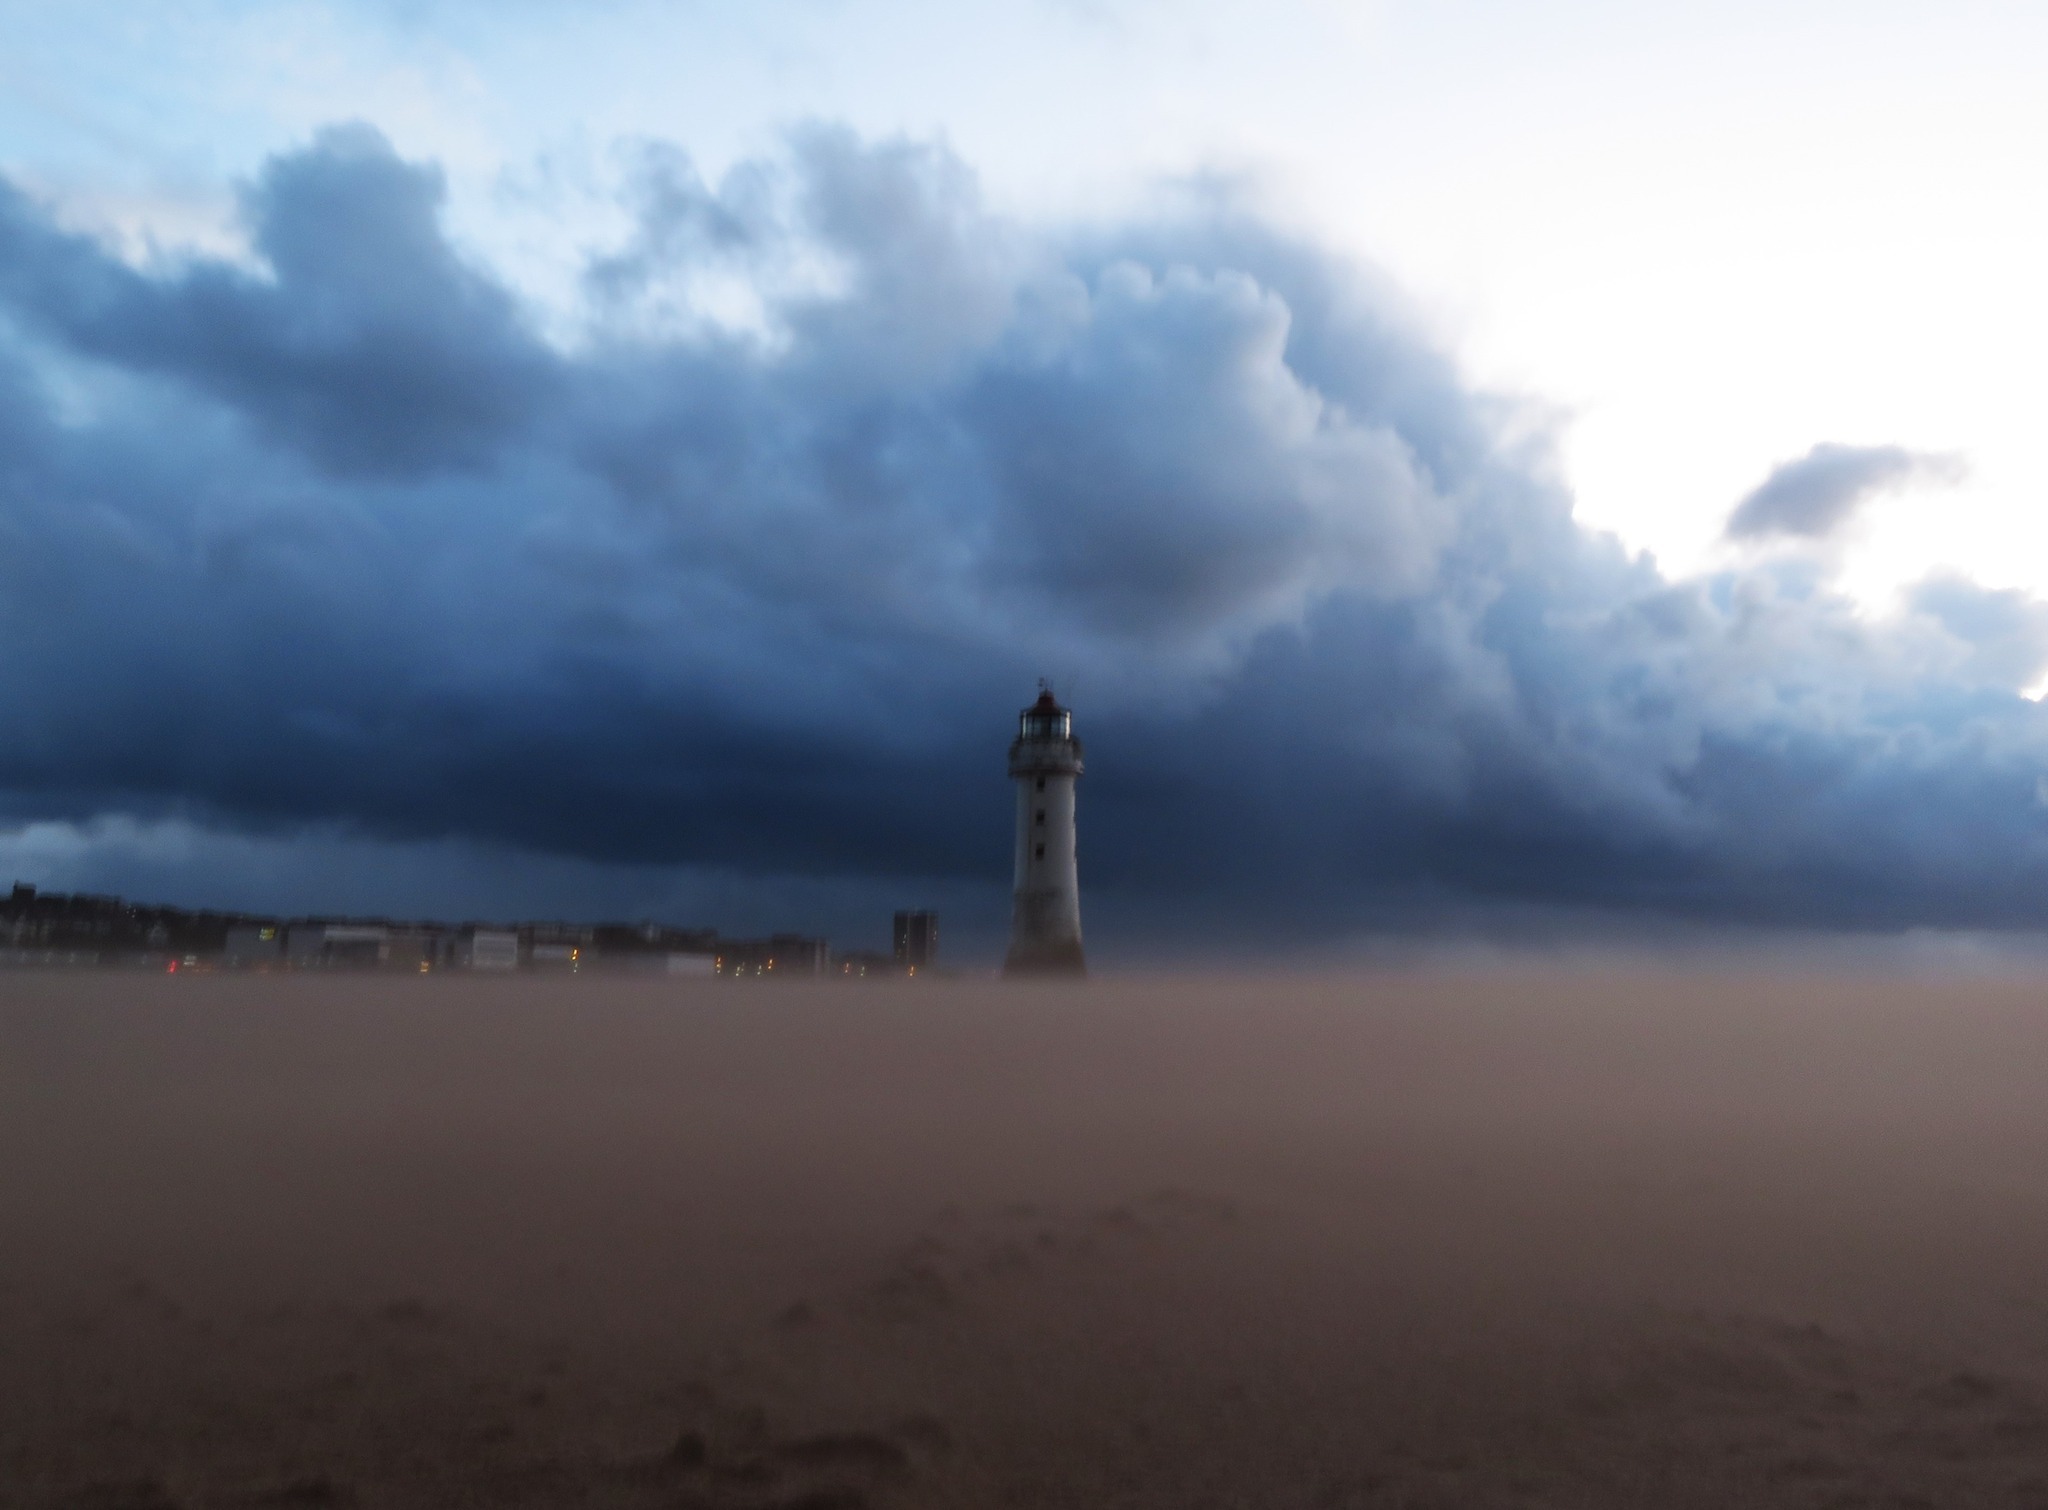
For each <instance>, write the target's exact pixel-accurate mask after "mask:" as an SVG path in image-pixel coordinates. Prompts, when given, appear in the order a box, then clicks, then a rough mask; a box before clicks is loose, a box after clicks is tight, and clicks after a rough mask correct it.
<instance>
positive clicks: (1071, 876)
mask: <svg viewBox="0 0 2048 1510" xmlns="http://www.w3.org/2000/svg"><path fill="white" fill-rule="evenodd" d="M1039 689H1040V690H1039V694H1038V701H1037V702H1035V703H1033V704H1032V705H1031V706H1030V707H1028V708H1026V709H1025V710H1024V711H1023V712H1022V713H1021V714H1019V715H1018V718H1017V737H1016V739H1015V740H1013V741H1012V742H1011V744H1010V779H1011V780H1012V781H1014V782H1016V783H1017V871H1016V892H1015V898H1014V900H1013V902H1012V904H1011V909H1010V956H1009V958H1008V959H1007V960H1005V961H1004V962H1003V974H1005V975H1086V974H1087V973H1088V966H1087V963H1086V961H1085V960H1084V959H1083V958H1082V955H1081V883H1080V880H1079V879H1078V877H1077V875H1076V872H1075V868H1074V780H1075V778H1076V777H1078V776H1079V775H1080V774H1081V741H1080V740H1078V739H1076V738H1074V716H1073V714H1071V713H1069V712H1068V711H1067V710H1066V709H1065V708H1062V707H1061V706H1060V705H1059V699H1057V698H1055V697H1054V696H1053V695H1052V688H1050V687H1048V686H1046V685H1045V683H1043V682H1040V683H1039Z"/></svg>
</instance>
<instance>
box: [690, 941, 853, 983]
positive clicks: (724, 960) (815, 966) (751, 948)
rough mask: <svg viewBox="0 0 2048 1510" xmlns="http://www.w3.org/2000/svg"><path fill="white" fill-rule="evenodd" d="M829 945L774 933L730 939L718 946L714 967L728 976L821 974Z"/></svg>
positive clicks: (828, 960) (829, 960) (827, 964)
mask: <svg viewBox="0 0 2048 1510" xmlns="http://www.w3.org/2000/svg"><path fill="white" fill-rule="evenodd" d="M831 963H832V949H831V946H830V945H829V944H828V943H826V941H825V940H824V939H820V938H809V937H806V936H805V935H803V934H800V933H774V934H770V935H769V936H768V937H767V938H765V939H730V940H727V941H725V942H723V943H721V944H720V945H719V946H718V954H717V967H716V968H717V970H718V973H719V974H720V975H722V976H725V977H727V978H729V979H733V980H739V979H768V978H771V977H772V978H777V979H782V980H788V979H791V978H802V977H805V976H815V975H823V974H825V973H826V971H827V970H829V969H830V968H831Z"/></svg>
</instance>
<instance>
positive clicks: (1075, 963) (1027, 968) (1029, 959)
mask: <svg viewBox="0 0 2048 1510" xmlns="http://www.w3.org/2000/svg"><path fill="white" fill-rule="evenodd" d="M1003 974H1004V975H1005V976H1016V977H1023V978H1030V977H1040V978H1045V977H1065V978H1066V979H1068V980H1080V979H1083V978H1084V977H1086V975H1087V974H1088V961H1087V959H1086V958H1085V957H1084V956H1083V955H1082V953H1081V941H1080V940H1079V939H1030V940H1024V939H1019V940H1018V941H1017V942H1015V943H1013V944H1011V945H1010V955H1009V958H1008V959H1006V960H1004V961H1003Z"/></svg>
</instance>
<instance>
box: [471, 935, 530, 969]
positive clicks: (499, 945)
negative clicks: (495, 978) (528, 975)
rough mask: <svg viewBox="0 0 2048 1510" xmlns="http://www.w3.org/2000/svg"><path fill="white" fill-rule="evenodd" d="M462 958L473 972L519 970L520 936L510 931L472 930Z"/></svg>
mask: <svg viewBox="0 0 2048 1510" xmlns="http://www.w3.org/2000/svg"><path fill="white" fill-rule="evenodd" d="M462 957H463V960H464V962H465V963H466V964H467V965H468V966H469V968H470V969H472V970H517V969H518V968H519V935H518V934H516V933H514V932H512V931H511V930H510V929H498V928H475V929H472V930H470V934H469V941H468V948H467V950H466V951H465V952H464V954H463V956H462Z"/></svg>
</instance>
